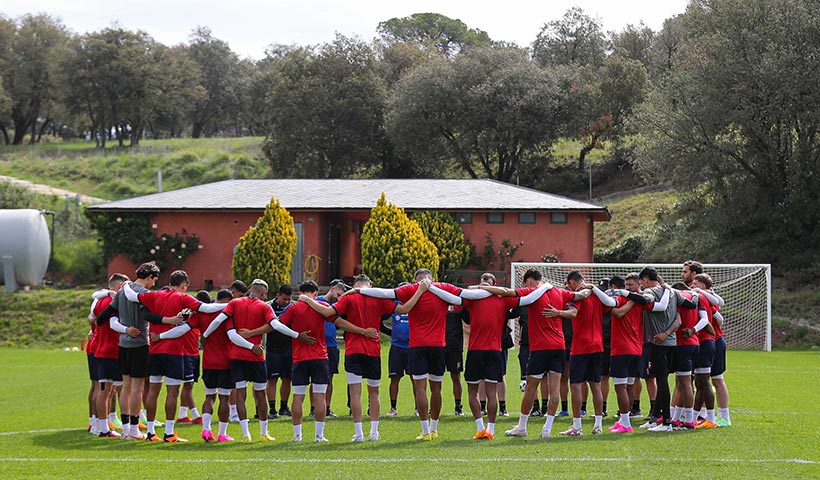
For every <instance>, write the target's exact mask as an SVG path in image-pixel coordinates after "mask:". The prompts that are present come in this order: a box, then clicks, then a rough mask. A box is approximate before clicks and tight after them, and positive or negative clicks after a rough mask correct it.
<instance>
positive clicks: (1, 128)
mask: <svg viewBox="0 0 820 480" xmlns="http://www.w3.org/2000/svg"><path fill="white" fill-rule="evenodd" d="M10 113H11V100H9V97H7V96H6V93H5V91H4V90H3V78H2V76H0V132H2V133H3V143H5V144H6V145H8V144H9V143H11V140H10V139H9V133H8V130H6V124H7V123H8V121H9V120H10V119H11V116H10Z"/></svg>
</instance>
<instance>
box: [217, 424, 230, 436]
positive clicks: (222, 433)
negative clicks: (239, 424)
mask: <svg viewBox="0 0 820 480" xmlns="http://www.w3.org/2000/svg"><path fill="white" fill-rule="evenodd" d="M227 434H228V422H219V436H220V437H224V436H225V435H227Z"/></svg>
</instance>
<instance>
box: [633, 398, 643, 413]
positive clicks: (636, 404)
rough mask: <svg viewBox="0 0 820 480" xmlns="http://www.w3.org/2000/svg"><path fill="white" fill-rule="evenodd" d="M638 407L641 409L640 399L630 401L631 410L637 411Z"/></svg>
mask: <svg viewBox="0 0 820 480" xmlns="http://www.w3.org/2000/svg"><path fill="white" fill-rule="evenodd" d="M640 409H641V401H640V400H635V401H634V402H632V410H633V411H638V410H640Z"/></svg>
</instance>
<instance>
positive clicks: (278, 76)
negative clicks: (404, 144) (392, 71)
mask: <svg viewBox="0 0 820 480" xmlns="http://www.w3.org/2000/svg"><path fill="white" fill-rule="evenodd" d="M273 69H274V71H273V74H272V76H271V77H272V78H271V84H270V90H269V92H268V95H267V101H266V105H267V114H268V117H267V120H268V122H267V126H268V128H269V133H268V136H267V138H266V139H265V142H264V144H263V151H264V152H265V155H266V156H267V157H268V160H269V161H270V163H271V169H272V171H273V172H275V173H276V175H278V176H282V177H291V178H302V177H304V176H305V175H307V176H310V177H313V178H342V177H349V176H352V175H354V174H356V173H357V172H361V171H365V172H366V171H368V170H372V169H377V168H379V167H380V166H381V165H382V164H383V163H386V162H387V159H388V157H389V155H390V148H389V145H388V142H387V137H386V134H385V131H384V119H383V116H384V104H385V99H386V96H387V91H386V86H385V82H384V80H383V79H382V78H381V77H380V76H379V72H378V69H377V59H376V57H375V55H374V52H373V50H372V48H371V47H370V46H369V45H367V44H366V43H363V42H361V41H358V40H355V39H350V38H346V37H342V36H338V37H337V38H336V40H335V41H333V42H331V43H329V44H325V45H322V46H321V47H320V48H318V49H316V50H314V49H311V48H294V49H290V50H289V51H287V52H285V53H284V57H283V58H281V59H279V60H276V61H275V62H274V66H273Z"/></svg>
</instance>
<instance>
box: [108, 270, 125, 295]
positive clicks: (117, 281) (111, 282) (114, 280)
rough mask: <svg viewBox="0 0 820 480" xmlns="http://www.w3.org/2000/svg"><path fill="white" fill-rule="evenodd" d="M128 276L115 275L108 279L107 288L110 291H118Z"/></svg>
mask: <svg viewBox="0 0 820 480" xmlns="http://www.w3.org/2000/svg"><path fill="white" fill-rule="evenodd" d="M129 280H130V279H129V278H128V275H123V274H122V273H115V274H114V275H111V276H110V277H108V288H109V289H111V290H115V291H116V290H119V289H120V287H122V284H123V283H124V282H127V281H129Z"/></svg>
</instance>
